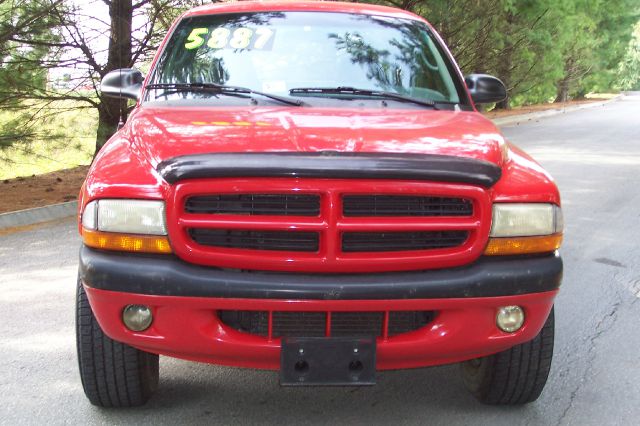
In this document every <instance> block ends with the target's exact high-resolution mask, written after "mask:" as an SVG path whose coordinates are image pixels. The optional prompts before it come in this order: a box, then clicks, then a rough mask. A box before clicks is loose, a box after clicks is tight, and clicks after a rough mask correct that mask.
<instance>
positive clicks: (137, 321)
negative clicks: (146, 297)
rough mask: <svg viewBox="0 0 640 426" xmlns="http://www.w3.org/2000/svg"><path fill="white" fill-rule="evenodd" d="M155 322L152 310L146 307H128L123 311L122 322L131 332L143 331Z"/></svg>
mask: <svg viewBox="0 0 640 426" xmlns="http://www.w3.org/2000/svg"><path fill="white" fill-rule="evenodd" d="M152 321H153V315H151V309H149V307H148V306H144V305H127V306H126V307H125V308H124V310H123V311H122V322H124V325H126V326H127V328H128V329H129V330H131V331H143V330H146V329H147V328H149V326H150V325H151V322H152Z"/></svg>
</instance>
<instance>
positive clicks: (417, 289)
mask: <svg viewBox="0 0 640 426" xmlns="http://www.w3.org/2000/svg"><path fill="white" fill-rule="evenodd" d="M80 278H81V279H82V281H83V282H84V283H85V285H88V286H90V287H93V288H97V289H102V290H110V291H119V292H126V293H138V294H149V295H164V296H189V297H228V298H253V299H316V300H340V299H342V300H344V299H347V300H358V299H360V300H366V299H370V300H375V299H378V300H379V299H432V298H458V297H495V296H511V295H517V294H527V293H539V292H544V291H550V290H555V289H557V288H558V287H559V286H560V282H561V280H562V259H561V258H560V256H559V255H558V254H552V255H548V256H543V257H530V258H498V257H483V258H480V259H479V260H478V261H476V262H475V263H473V264H471V265H467V266H464V267H459V268H451V269H441V270H432V271H419V272H396V273H378V274H358V275H318V274H316V275H303V274H283V273H272V272H256V271H228V270H220V269H216V268H208V267H202V266H197V265H192V264H189V263H186V262H183V261H182V260H180V259H178V258H176V257H174V256H166V255H158V256H148V255H131V254H121V253H113V252H105V251H99V250H94V249H90V248H88V247H86V246H83V247H82V248H81V249H80Z"/></svg>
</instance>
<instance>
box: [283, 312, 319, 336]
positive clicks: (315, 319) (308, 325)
mask: <svg viewBox="0 0 640 426" xmlns="http://www.w3.org/2000/svg"><path fill="white" fill-rule="evenodd" d="M326 321H327V314H326V313H325V312H274V313H273V336H274V337H324V335H325V328H326Z"/></svg>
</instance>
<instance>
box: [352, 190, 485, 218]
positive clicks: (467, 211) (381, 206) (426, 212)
mask: <svg viewBox="0 0 640 426" xmlns="http://www.w3.org/2000/svg"><path fill="white" fill-rule="evenodd" d="M342 204H343V214H344V215H345V216H347V217H366V216H371V217H377V216H378V217H379V216H400V217H402V216H424V217H430V216H471V215H472V214H473V204H472V203H471V201H470V200H466V199H464V198H453V197H426V196H404V195H345V196H343V197H342Z"/></svg>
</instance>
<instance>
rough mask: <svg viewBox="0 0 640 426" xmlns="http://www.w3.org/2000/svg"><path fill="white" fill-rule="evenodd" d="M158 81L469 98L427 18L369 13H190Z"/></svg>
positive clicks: (156, 95) (155, 94) (154, 93)
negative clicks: (354, 90) (409, 18)
mask: <svg viewBox="0 0 640 426" xmlns="http://www.w3.org/2000/svg"><path fill="white" fill-rule="evenodd" d="M152 83H155V84H158V83H169V84H192V83H215V84H221V85H228V86H241V87H246V88H250V89H253V90H256V91H262V92H267V93H272V94H277V95H287V96H289V95H291V93H290V90H292V89H297V88H309V87H313V88H335V87H350V88H358V89H364V90H378V91H386V92H392V93H397V94H400V95H404V96H408V97H412V98H416V99H424V100H429V101H435V102H447V103H463V104H466V101H465V97H464V95H463V93H464V92H463V91H462V89H461V83H460V81H459V78H458V77H457V75H455V68H454V67H453V64H451V63H450V61H449V60H448V58H447V56H446V55H444V53H443V51H442V49H441V48H440V46H439V45H438V42H437V40H436V39H435V38H434V36H433V34H432V33H431V31H430V29H429V28H428V26H427V25H425V24H424V23H422V22H419V21H413V20H408V19H398V18H391V17H383V16H371V15H364V14H348V13H326V12H258V13H234V14H221V15H205V16H196V17H189V18H185V19H183V20H182V21H181V22H180V23H179V25H178V26H177V28H176V29H175V31H174V33H173V34H172V36H171V38H170V40H169V41H168V43H167V45H166V47H165V49H164V51H163V52H162V55H161V57H160V60H159V61H158V64H157V66H156V69H155V71H154V75H153V78H152ZM197 96H200V97H202V96H203V94H202V93H199V94H198V93H187V92H181V93H172V94H167V93H166V91H165V92H164V93H163V92H162V91H159V90H155V89H154V90H151V91H149V92H148V94H147V99H148V100H154V101H163V100H175V99H179V98H188V97H197ZM295 96H329V95H321V94H311V95H309V94H307V95H302V94H296V95H295ZM333 97H338V98H339V97H340V96H336V95H333ZM221 100H222V101H223V99H221Z"/></svg>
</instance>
